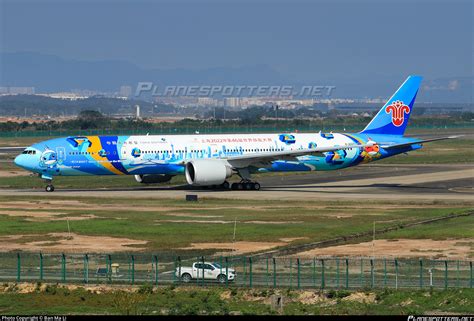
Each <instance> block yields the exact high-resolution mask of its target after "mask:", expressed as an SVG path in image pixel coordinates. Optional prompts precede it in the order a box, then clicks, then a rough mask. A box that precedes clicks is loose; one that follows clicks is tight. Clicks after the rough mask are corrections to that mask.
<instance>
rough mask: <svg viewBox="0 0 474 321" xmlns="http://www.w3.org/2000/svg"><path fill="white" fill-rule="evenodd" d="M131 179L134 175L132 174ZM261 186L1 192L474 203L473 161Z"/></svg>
mask: <svg viewBox="0 0 474 321" xmlns="http://www.w3.org/2000/svg"><path fill="white" fill-rule="evenodd" d="M130 179H133V178H132V177H131V178H130ZM257 180H258V181H259V182H260V183H261V185H262V189H261V190H260V191H230V190H229V191H224V190H208V189H198V188H190V187H189V186H150V187H148V186H146V187H142V186H138V187H136V188H123V189H121V188H118V189H117V188H114V189H56V191H54V192H53V193H46V192H44V191H43V190H39V189H38V190H35V189H2V190H0V195H2V196H8V195H23V196H29V195H31V196H45V197H48V198H50V197H98V198H115V197H120V198H137V199H139V198H178V199H179V198H183V199H184V197H185V195H186V194H197V195H198V196H199V197H200V198H226V199H262V200H318V199H324V200H359V201H360V200H371V199H373V200H383V199H386V200H392V201H395V200H405V201H413V200H416V201H428V202H433V201H451V202H462V203H466V204H472V203H474V166H473V165H472V164H433V165H431V164H430V165H426V164H423V165H411V164H410V165H387V164H380V165H378V164H370V165H362V166H358V167H354V168H349V169H345V170H340V171H331V172H312V173H295V174H289V173H286V174H284V175H280V174H270V175H265V174H262V175H259V176H258V177H257Z"/></svg>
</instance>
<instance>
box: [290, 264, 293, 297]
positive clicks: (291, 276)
mask: <svg viewBox="0 0 474 321" xmlns="http://www.w3.org/2000/svg"><path fill="white" fill-rule="evenodd" d="M292 286H293V260H292V258H291V257H290V289H291V288H292Z"/></svg>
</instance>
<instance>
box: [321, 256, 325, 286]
mask: <svg viewBox="0 0 474 321" xmlns="http://www.w3.org/2000/svg"><path fill="white" fill-rule="evenodd" d="M324 285H325V281H324V259H321V289H324Z"/></svg>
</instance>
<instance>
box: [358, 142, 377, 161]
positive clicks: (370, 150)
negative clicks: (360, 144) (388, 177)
mask: <svg viewBox="0 0 474 321" xmlns="http://www.w3.org/2000/svg"><path fill="white" fill-rule="evenodd" d="M360 156H361V157H363V158H364V159H363V160H362V162H363V163H368V162H371V161H373V160H374V159H377V158H379V157H380V156H381V154H380V147H379V145H377V144H373V145H372V146H366V147H364V150H363V151H362V153H360Z"/></svg>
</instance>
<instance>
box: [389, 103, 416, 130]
mask: <svg viewBox="0 0 474 321" xmlns="http://www.w3.org/2000/svg"><path fill="white" fill-rule="evenodd" d="M385 112H386V113H387V114H390V113H392V124H393V125H395V126H397V127H400V126H401V125H403V122H404V121H405V114H409V113H410V107H409V106H407V105H405V104H404V103H403V101H400V100H397V101H394V102H392V104H391V105H388V106H387V107H385Z"/></svg>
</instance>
